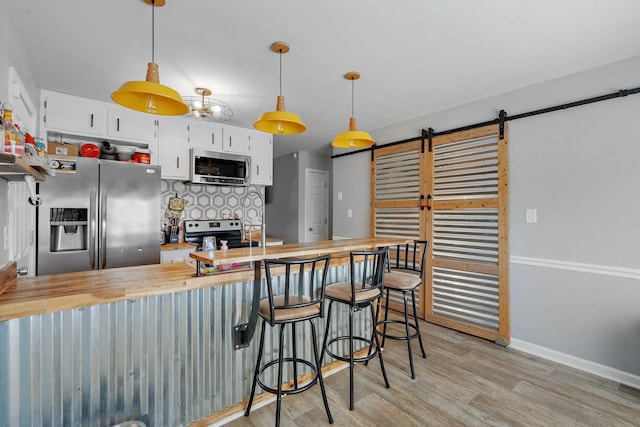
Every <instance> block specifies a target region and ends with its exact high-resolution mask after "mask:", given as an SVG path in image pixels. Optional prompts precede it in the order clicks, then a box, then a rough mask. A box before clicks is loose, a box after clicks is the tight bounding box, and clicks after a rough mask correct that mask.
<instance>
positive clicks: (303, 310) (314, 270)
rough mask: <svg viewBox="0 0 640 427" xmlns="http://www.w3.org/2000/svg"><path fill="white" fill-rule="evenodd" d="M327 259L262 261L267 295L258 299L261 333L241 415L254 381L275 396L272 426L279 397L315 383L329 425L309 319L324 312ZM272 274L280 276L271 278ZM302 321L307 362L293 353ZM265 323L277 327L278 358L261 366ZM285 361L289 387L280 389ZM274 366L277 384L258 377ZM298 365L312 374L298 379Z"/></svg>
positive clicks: (254, 384)
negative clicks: (309, 352)
mask: <svg viewBox="0 0 640 427" xmlns="http://www.w3.org/2000/svg"><path fill="white" fill-rule="evenodd" d="M329 260H330V255H324V256H319V257H316V258H309V259H289V260H275V259H273V260H264V261H263V263H264V270H265V276H266V281H267V292H268V294H269V296H268V297H267V298H264V299H262V300H261V301H260V317H262V320H263V321H262V332H261V334H260V347H259V348H260V350H259V352H258V360H257V362H256V369H255V372H254V375H253V385H252V386H251V395H250V397H249V403H248V404H247V408H246V410H245V413H244V415H245V416H249V412H251V405H252V404H253V398H254V395H255V391H256V384H260V387H261V388H262V389H263V390H265V391H268V392H269V393H273V394H275V395H276V396H277V406H276V426H279V425H280V408H281V402H282V397H283V396H285V395H287V394H297V393H301V392H303V391H305V390H308V389H309V388H311V387H312V386H313V385H314V384H316V383H317V382H319V383H320V390H321V392H322V400H323V403H324V408H325V410H326V412H327V417H328V418H329V424H333V417H332V416H331V411H330V410H329V403H328V401H327V394H326V392H325V389H324V381H323V378H322V365H321V357H320V354H319V352H318V344H317V343H318V340H317V335H316V327H315V324H314V322H313V320H314V319H316V318H318V317H323V315H324V293H325V286H326V281H327V271H328V269H329ZM274 269H277V271H274ZM319 270H322V271H319ZM274 273H275V275H276V276H280V277H274ZM282 274H283V275H282ZM303 321H308V322H309V324H310V325H311V341H312V342H311V343H310V344H311V345H312V347H313V355H314V359H313V360H311V361H310V360H305V359H303V358H301V357H298V354H297V344H296V338H297V337H296V325H297V324H298V323H299V322H303ZM267 323H268V324H269V325H270V326H272V327H273V326H280V330H279V343H278V358H277V359H275V360H272V361H270V362H268V363H266V364H265V365H264V366H260V364H261V362H262V356H263V353H264V338H265V327H266V325H267ZM287 325H291V347H290V348H291V356H290V357H284V345H285V343H284V330H285V326H287ZM285 364H287V366H290V367H291V372H292V375H291V378H290V379H289V380H287V381H289V382H293V386H292V387H291V388H288V389H286V390H283V389H282V385H283V382H284V380H283V366H284V365H285ZM274 365H277V369H278V371H277V374H278V380H277V381H278V383H277V385H276V386H272V385H267V384H265V382H264V381H263V379H262V378H261V377H262V375H263V373H264V372H265V370H267V369H269V368H270V367H272V366H274ZM299 365H301V367H302V369H304V367H308V368H310V369H311V373H312V377H311V378H310V379H308V380H305V381H304V382H299V381H300V379H299V378H298V374H299ZM301 373H302V372H301Z"/></svg>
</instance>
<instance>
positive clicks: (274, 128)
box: [253, 42, 307, 135]
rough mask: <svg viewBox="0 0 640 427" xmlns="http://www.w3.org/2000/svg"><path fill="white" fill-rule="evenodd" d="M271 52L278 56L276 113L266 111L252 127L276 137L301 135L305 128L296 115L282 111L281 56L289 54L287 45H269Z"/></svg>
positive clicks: (276, 43) (281, 43)
mask: <svg viewBox="0 0 640 427" xmlns="http://www.w3.org/2000/svg"><path fill="white" fill-rule="evenodd" d="M271 50H272V51H274V52H276V53H279V54H280V94H279V95H278V100H277V102H276V111H268V112H266V113H264V114H262V116H260V120H258V121H257V122H255V123H254V124H253V127H254V128H256V129H258V130H261V131H263V132H267V133H273V134H278V135H293V134H296V133H302V132H304V131H305V130H307V127H306V126H305V125H304V123H302V120H300V117H298V115H297V114H294V113H290V112H287V111H285V110H284V96H282V54H283V53H287V52H289V45H288V44H287V43H285V42H275V43H273V44H272V45H271Z"/></svg>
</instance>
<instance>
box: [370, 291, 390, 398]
mask: <svg viewBox="0 0 640 427" xmlns="http://www.w3.org/2000/svg"><path fill="white" fill-rule="evenodd" d="M370 307H371V319H372V322H373V336H372V337H371V340H372V341H373V340H375V342H376V351H377V352H378V359H380V368H382V377H383V378H384V385H385V387H387V388H390V387H391V385H389V379H387V371H385V369H384V361H383V360H382V352H381V351H380V341H379V340H378V334H377V333H376V330H375V328H376V319H377V318H378V311H380V299H378V308H377V309H376V310H375V313H374V310H373V303H372V304H371V305H370Z"/></svg>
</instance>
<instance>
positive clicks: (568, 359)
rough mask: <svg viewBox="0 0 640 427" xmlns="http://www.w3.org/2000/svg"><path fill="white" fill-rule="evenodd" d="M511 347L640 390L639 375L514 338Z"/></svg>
mask: <svg viewBox="0 0 640 427" xmlns="http://www.w3.org/2000/svg"><path fill="white" fill-rule="evenodd" d="M509 347H511V348H513V349H515V350H519V351H523V352H525V353H529V354H532V355H534V356H539V357H543V358H545V359H549V360H552V361H554V362H558V363H562V364H563V365H567V366H571V367H572V368H576V369H580V370H581V371H585V372H589V373H591V374H594V375H598V376H600V377H603V378H607V379H610V380H613V381H616V382H619V383H621V384H626V385H628V386H631V387H634V388H637V389H640V376H638V375H633V374H630V373H628V372H624V371H620V370H618V369H614V368H611V367H609V366H605V365H600V364H598V363H594V362H590V361H588V360H584V359H580V358H578V357H575V356H571V355H569V354H565V353H560V352H559V351H556V350H551V349H549V348H546V347H542V346H539V345H537V344H531V343H528V342H526V341H521V340H518V339H514V338H511V344H510V345H509Z"/></svg>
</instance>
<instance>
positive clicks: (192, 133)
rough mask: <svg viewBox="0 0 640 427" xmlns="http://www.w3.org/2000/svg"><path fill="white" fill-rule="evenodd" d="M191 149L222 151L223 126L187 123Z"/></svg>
mask: <svg viewBox="0 0 640 427" xmlns="http://www.w3.org/2000/svg"><path fill="white" fill-rule="evenodd" d="M186 124H187V126H188V129H189V148H201V149H204V150H211V151H218V152H219V151H222V134H223V132H222V125H221V124H219V123H214V122H205V121H191V120H190V121H187V122H186Z"/></svg>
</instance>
